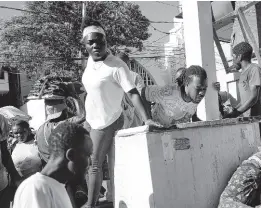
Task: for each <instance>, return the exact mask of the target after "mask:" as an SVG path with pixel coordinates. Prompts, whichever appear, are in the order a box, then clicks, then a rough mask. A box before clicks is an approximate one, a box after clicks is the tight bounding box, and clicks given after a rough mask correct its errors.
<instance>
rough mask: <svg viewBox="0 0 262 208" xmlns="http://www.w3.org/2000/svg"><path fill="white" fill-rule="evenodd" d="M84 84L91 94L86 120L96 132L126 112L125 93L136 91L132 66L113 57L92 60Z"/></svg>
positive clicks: (87, 104) (87, 67)
mask: <svg viewBox="0 0 262 208" xmlns="http://www.w3.org/2000/svg"><path fill="white" fill-rule="evenodd" d="M82 82H83V85H84V87H85V89H86V91H87V97H86V102H85V108H86V121H87V122H88V123H89V124H90V126H91V127H92V128H93V129H103V128H105V127H107V126H109V125H111V124H112V123H113V122H114V121H116V120H117V119H118V118H119V117H120V115H121V113H122V107H121V102H122V99H123V96H124V92H128V91H130V90H131V89H133V88H135V84H134V82H133V81H132V77H131V73H130V71H129V69H128V66H127V65H126V64H125V63H124V62H123V61H122V60H121V59H119V58H117V57H115V56H113V55H112V54H109V55H108V56H107V58H106V59H105V60H104V61H98V62H94V61H93V59H92V57H89V59H88V62H87V66H86V69H85V72H84V74H83V77H82Z"/></svg>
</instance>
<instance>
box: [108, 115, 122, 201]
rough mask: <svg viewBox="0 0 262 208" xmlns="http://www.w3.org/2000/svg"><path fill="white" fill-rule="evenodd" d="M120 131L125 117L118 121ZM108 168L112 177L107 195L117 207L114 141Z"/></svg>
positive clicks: (109, 154) (109, 155)
mask: <svg viewBox="0 0 262 208" xmlns="http://www.w3.org/2000/svg"><path fill="white" fill-rule="evenodd" d="M118 122H119V123H118V129H117V130H116V131H118V130H120V129H121V128H122V126H123V124H124V116H123V115H122V116H121V117H120V119H119V120H118ZM108 166H109V177H110V181H109V183H107V184H108V193H107V199H108V200H110V201H112V202H113V203H114V205H115V186H114V184H115V182H114V177H115V173H114V168H115V142H114V139H113V142H112V144H111V147H110V149H109V153H108Z"/></svg>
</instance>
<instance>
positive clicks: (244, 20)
mask: <svg viewBox="0 0 262 208" xmlns="http://www.w3.org/2000/svg"><path fill="white" fill-rule="evenodd" d="M238 15H239V20H240V21H239V22H241V23H242V24H243V27H244V29H245V31H246V32H247V36H248V37H249V39H250V42H251V45H252V47H253V49H254V51H255V54H256V57H257V60H258V64H259V66H261V57H260V53H259V48H258V45H257V43H256V40H255V37H254V35H253V33H252V31H251V28H250V27H249V25H248V22H247V19H246V17H245V15H244V12H243V10H242V8H239V9H238Z"/></svg>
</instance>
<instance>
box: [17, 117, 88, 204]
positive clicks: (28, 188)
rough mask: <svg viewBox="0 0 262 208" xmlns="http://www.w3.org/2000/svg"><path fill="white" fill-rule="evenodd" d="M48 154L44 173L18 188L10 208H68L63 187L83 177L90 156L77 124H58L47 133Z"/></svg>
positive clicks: (85, 135)
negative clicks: (49, 134) (48, 138)
mask: <svg viewBox="0 0 262 208" xmlns="http://www.w3.org/2000/svg"><path fill="white" fill-rule="evenodd" d="M49 150H50V158H49V160H48V162H47V164H46V166H45V167H44V169H43V170H42V171H41V172H38V173H36V174H34V175H32V176H30V177H29V178H28V179H26V180H25V181H24V182H23V183H22V184H21V185H20V186H19V188H18V190H17V192H16V195H15V199H14V206H13V208H54V207H55V208H72V204H71V201H70V198H69V196H68V194H67V191H66V188H65V186H66V184H67V183H68V182H70V181H71V180H74V179H75V178H76V177H78V176H80V175H83V174H84V173H85V170H86V168H87V165H88V159H89V157H90V155H91V153H92V141H91V139H90V136H89V133H88V132H87V131H86V130H85V129H84V128H83V127H82V126H80V125H78V124H75V123H69V122H65V123H62V124H60V125H59V126H57V128H55V129H54V131H52V133H51V136H50V145H49Z"/></svg>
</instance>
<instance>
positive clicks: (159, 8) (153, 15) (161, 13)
mask: <svg viewBox="0 0 262 208" xmlns="http://www.w3.org/2000/svg"><path fill="white" fill-rule="evenodd" d="M132 2H133V3H136V4H138V5H139V7H140V10H141V12H142V14H143V15H144V16H145V17H147V18H148V19H149V20H151V21H167V22H172V21H173V18H174V17H175V16H176V15H177V14H178V12H179V11H178V1H132ZM0 6H7V7H14V8H19V9H23V7H24V1H0ZM20 14H21V12H20V11H16V10H10V9H3V8H0V18H2V19H4V20H6V19H9V18H11V17H12V16H14V15H20ZM151 25H152V26H153V27H155V28H156V29H157V30H160V31H163V32H169V30H171V29H172V26H173V24H172V23H152V24H151ZM152 26H150V27H149V33H151V34H152V35H151V37H150V38H149V39H148V40H147V42H152V41H156V40H157V39H159V38H161V39H160V40H159V41H157V42H156V43H159V44H164V43H166V42H168V36H165V34H164V33H162V32H159V31H157V30H155V29H154V28H153V27H152ZM163 36H165V37H164V38H162V37H163Z"/></svg>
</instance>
